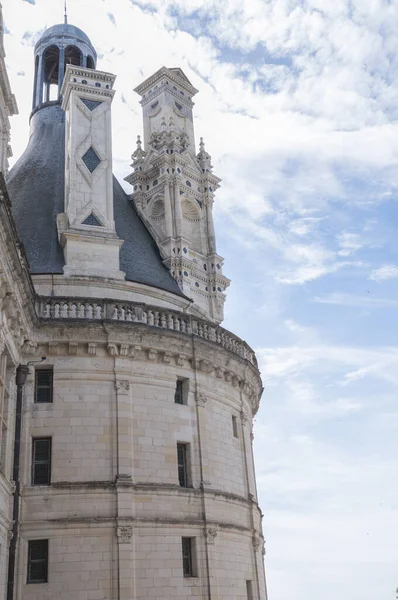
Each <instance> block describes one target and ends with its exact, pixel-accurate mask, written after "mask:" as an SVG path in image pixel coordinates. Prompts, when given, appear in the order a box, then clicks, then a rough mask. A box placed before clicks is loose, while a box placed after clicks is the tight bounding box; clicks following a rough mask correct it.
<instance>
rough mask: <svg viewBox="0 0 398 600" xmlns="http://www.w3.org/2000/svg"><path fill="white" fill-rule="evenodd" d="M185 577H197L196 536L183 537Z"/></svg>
mask: <svg viewBox="0 0 398 600" xmlns="http://www.w3.org/2000/svg"><path fill="white" fill-rule="evenodd" d="M181 542H182V570H183V573H184V577H196V564H195V563H196V560H195V558H196V557H195V538H187V537H183V538H181Z"/></svg>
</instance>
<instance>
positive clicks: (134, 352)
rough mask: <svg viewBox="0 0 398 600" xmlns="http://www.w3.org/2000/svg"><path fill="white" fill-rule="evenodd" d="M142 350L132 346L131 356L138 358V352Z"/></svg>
mask: <svg viewBox="0 0 398 600" xmlns="http://www.w3.org/2000/svg"><path fill="white" fill-rule="evenodd" d="M140 350H141V346H131V348H130V356H131V358H136V356H137V352H139V351H140Z"/></svg>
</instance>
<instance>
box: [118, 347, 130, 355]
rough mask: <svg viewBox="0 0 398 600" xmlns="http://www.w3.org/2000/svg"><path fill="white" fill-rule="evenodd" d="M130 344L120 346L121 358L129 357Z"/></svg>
mask: <svg viewBox="0 0 398 600" xmlns="http://www.w3.org/2000/svg"><path fill="white" fill-rule="evenodd" d="M129 348H130V346H129V344H121V345H120V356H128V355H129Z"/></svg>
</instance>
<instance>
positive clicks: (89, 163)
mask: <svg viewBox="0 0 398 600" xmlns="http://www.w3.org/2000/svg"><path fill="white" fill-rule="evenodd" d="M82 161H83V162H84V164H85V165H86V167H87V169H88V170H89V171H90V173H93V171H95V169H96V168H97V167H98V165H99V164H100V162H101V159H100V157H99V156H98V154H97V153H96V151H95V150H94V148H92V147H90V148H89V149H88V150H87V152H86V153H85V154H83V156H82Z"/></svg>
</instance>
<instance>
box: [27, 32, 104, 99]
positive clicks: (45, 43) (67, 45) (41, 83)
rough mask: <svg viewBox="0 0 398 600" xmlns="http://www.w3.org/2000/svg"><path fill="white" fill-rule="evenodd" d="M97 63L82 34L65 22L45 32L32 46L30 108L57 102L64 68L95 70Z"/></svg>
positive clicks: (90, 46)
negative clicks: (33, 70) (33, 54)
mask: <svg viewBox="0 0 398 600" xmlns="http://www.w3.org/2000/svg"><path fill="white" fill-rule="evenodd" d="M96 63H97V53H96V51H95V49H94V47H93V45H92V44H91V42H90V40H89V38H88V36H87V35H86V34H85V33H84V31H82V30H81V29H79V28H78V27H75V26H74V25H70V24H69V23H66V22H65V23H62V24H60V25H53V26H52V27H50V28H49V29H46V30H45V32H44V33H43V35H42V36H41V38H40V39H39V41H38V42H37V44H36V46H35V78H34V82H35V83H34V90H33V106H32V108H33V109H35V108H37V107H38V106H40V105H41V104H43V103H44V102H49V101H54V100H58V99H59V98H60V95H61V87H62V83H63V80H64V75H65V69H66V66H67V65H75V66H80V67H87V68H88V69H95V67H96Z"/></svg>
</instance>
